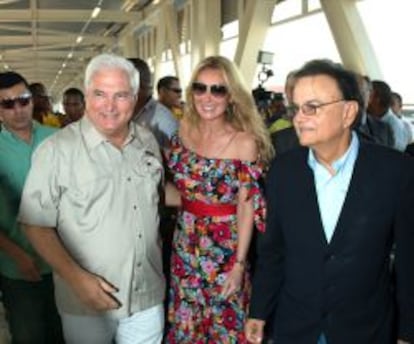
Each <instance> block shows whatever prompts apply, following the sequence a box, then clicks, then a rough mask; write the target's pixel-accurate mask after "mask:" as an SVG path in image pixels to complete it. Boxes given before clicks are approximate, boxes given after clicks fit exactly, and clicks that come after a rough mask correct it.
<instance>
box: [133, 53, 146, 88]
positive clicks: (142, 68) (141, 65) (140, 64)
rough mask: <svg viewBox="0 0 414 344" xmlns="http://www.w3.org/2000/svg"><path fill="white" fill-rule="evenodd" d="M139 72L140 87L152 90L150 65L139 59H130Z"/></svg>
mask: <svg viewBox="0 0 414 344" xmlns="http://www.w3.org/2000/svg"><path fill="white" fill-rule="evenodd" d="M128 60H129V61H130V62H132V64H133V65H134V66H135V68H136V69H137V70H138V72H139V87H140V88H151V70H150V68H149V66H148V63H147V62H145V61H144V60H143V59H140V58H138V57H134V58H129V59H128Z"/></svg>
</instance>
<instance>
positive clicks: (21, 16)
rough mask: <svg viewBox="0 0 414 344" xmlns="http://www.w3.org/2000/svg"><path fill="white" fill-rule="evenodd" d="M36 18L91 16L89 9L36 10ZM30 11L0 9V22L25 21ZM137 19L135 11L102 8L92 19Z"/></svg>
mask: <svg viewBox="0 0 414 344" xmlns="http://www.w3.org/2000/svg"><path fill="white" fill-rule="evenodd" d="M35 12H36V14H37V15H36V20H37V22H38V23H42V22H45V23H46V22H48V23H50V22H59V23H64V22H81V23H83V22H85V21H87V20H88V19H89V18H90V16H91V10H64V11H63V10H61V9H60V10H59V9H57V10H51V9H48V10H37V11H35ZM32 19H33V15H32V11H28V10H27V9H25V10H1V11H0V22H3V23H10V22H19V21H22V22H25V21H32ZM137 19H139V15H138V14H137V13H135V12H122V11H111V10H102V11H101V12H100V13H99V16H98V17H96V18H94V19H93V22H96V23H99V22H101V23H113V22H131V21H134V20H137Z"/></svg>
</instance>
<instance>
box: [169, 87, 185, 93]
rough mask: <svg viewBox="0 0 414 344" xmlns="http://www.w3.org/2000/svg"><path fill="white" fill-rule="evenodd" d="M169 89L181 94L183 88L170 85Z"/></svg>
mask: <svg viewBox="0 0 414 344" xmlns="http://www.w3.org/2000/svg"><path fill="white" fill-rule="evenodd" d="M167 90H169V91H172V92H175V93H178V94H181V93H182V92H183V90H182V89H181V88H175V87H168V88H167Z"/></svg>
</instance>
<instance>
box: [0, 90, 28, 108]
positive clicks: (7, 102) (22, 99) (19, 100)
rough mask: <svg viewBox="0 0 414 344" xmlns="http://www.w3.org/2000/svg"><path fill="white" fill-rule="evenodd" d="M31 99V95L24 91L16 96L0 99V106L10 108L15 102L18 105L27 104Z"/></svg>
mask: <svg viewBox="0 0 414 344" xmlns="http://www.w3.org/2000/svg"><path fill="white" fill-rule="evenodd" d="M31 99H32V95H31V94H30V93H29V92H25V93H23V94H21V95H20V96H18V97H16V98H9V99H2V100H0V106H1V107H2V108H3V109H7V110H11V109H14V108H15V106H16V104H19V106H27V105H28V104H29V103H30V100H31Z"/></svg>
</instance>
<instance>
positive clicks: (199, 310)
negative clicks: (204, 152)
mask: <svg viewBox="0 0 414 344" xmlns="http://www.w3.org/2000/svg"><path fill="white" fill-rule="evenodd" d="M168 165H169V168H170V170H171V172H172V174H173V176H174V183H175V185H176V187H177V188H178V189H179V191H180V193H181V196H182V198H183V199H185V200H187V201H190V202H194V201H195V202H201V203H198V204H207V205H213V206H214V205H225V206H226V205H233V206H235V205H236V202H237V195H238V190H239V188H240V187H241V186H243V187H245V188H247V190H248V194H249V196H248V197H249V198H250V197H251V198H252V200H253V205H254V220H255V226H256V228H257V229H258V230H260V231H263V230H264V222H263V218H264V212H265V207H264V200H263V196H262V193H261V191H260V188H259V183H258V181H259V179H260V177H261V176H262V168H261V166H259V165H258V164H256V163H253V162H246V161H240V160H235V159H209V158H205V157H202V156H200V155H198V154H197V153H195V152H194V151H192V150H190V149H187V148H186V147H185V146H183V145H182V143H181V141H180V139H179V137H178V136H174V137H173V138H172V146H171V153H170V158H169V162H168ZM237 235H238V234H237V226H236V214H235V213H232V214H229V215H227V214H226V215H219V216H197V215H194V214H193V213H191V212H189V211H186V210H185V209H183V210H181V211H180V213H179V214H178V220H177V227H176V230H175V233H174V239H173V248H172V257H171V281H170V283H171V285H170V290H169V310H168V332H167V338H166V342H167V343H171V344H175V343H177V344H185V343H191V344H202V343H203V344H207V343H208V344H213V343H217V344H218V343H220V344H221V343H246V342H247V341H246V339H245V337H244V333H243V327H244V322H245V315H246V312H247V307H248V304H249V298H250V288H251V285H250V276H249V273H248V269H245V271H244V273H243V274H244V275H243V281H242V286H241V288H240V289H239V290H238V291H237V292H236V293H235V294H233V295H231V296H230V297H228V298H224V297H223V296H221V295H220V294H221V290H222V286H223V284H224V282H225V280H226V278H227V275H228V274H229V272H230V271H231V269H232V268H233V265H234V263H235V259H236V250H237Z"/></svg>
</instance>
